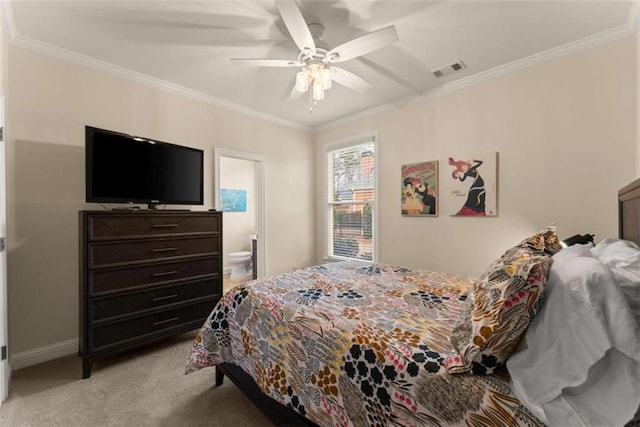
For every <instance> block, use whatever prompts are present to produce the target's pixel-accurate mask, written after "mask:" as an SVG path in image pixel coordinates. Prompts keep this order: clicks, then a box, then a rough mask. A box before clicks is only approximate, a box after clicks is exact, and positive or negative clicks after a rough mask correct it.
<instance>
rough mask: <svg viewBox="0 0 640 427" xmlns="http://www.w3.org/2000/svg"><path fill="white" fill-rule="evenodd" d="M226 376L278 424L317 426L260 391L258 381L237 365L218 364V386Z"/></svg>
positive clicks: (283, 426) (290, 426)
mask: <svg viewBox="0 0 640 427" xmlns="http://www.w3.org/2000/svg"><path fill="white" fill-rule="evenodd" d="M224 376H227V377H229V379H230V380H231V382H233V383H234V384H235V385H236V386H237V387H238V388H239V389H240V390H242V392H243V393H244V394H245V395H246V396H247V397H248V398H249V399H250V400H251V401H252V402H253V403H254V404H255V405H256V406H257V407H258V408H259V409H260V410H261V411H262V412H263V413H264V414H265V415H266V416H267V417H269V419H270V420H271V421H272V422H273V423H274V424H275V425H277V426H280V427H297V426H305V425H306V426H312V427H313V426H317V424H315V423H313V422H311V421H309V420H308V419H306V418H304V417H302V416H301V415H300V414H298V413H297V412H296V411H294V410H293V409H291V408H287V407H286V406H284V405H282V404H280V403H278V402H276V401H275V400H273V399H271V398H270V397H269V396H267V395H266V394H264V393H262V391H260V388H259V387H258V385H257V384H256V382H255V381H254V380H253V378H251V376H249V374H247V373H246V372H245V371H243V370H242V368H240V367H239V366H237V365H233V364H231V363H223V364H222V365H216V386H219V385H222V380H223V379H224Z"/></svg>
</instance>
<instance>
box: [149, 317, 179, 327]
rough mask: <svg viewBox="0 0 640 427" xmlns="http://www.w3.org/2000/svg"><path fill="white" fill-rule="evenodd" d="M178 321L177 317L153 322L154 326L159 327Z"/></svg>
mask: <svg viewBox="0 0 640 427" xmlns="http://www.w3.org/2000/svg"><path fill="white" fill-rule="evenodd" d="M176 320H178V318H177V317H172V318H171V319H167V320H161V321H159V322H153V326H158V325H162V324H165V323H169V322H175V321H176Z"/></svg>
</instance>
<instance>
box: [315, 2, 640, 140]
mask: <svg viewBox="0 0 640 427" xmlns="http://www.w3.org/2000/svg"><path fill="white" fill-rule="evenodd" d="M639 26H640V1H638V0H634V1H632V2H631V6H630V10H629V16H628V18H627V22H626V23H625V24H624V25H621V26H618V27H615V28H612V29H610V30H606V31H603V32H600V33H598V34H594V35H591V36H588V37H585V38H583V39H580V40H576V41H574V42H570V43H567V44H564V45H562V46H558V47H555V48H553V49H549V50H546V51H544V52H540V53H536V54H533V55H530V56H527V57H525V58H522V59H518V60H516V61H512V62H509V63H507V64H504V65H500V66H498V67H494V68H491V69H489V70H485V71H482V72H480V73H476V74H473V75H471V76H468V77H464V78H462V79H459V80H455V81H452V82H449V83H446V84H444V85H441V86H438V87H437V88H435V89H432V90H429V91H425V92H422V93H420V94H417V95H411V96H408V97H406V98H402V99H400V100H398V101H394V102H391V103H388V104H384V105H380V106H378V107H375V108H371V109H369V110H365V111H362V112H360V113H357V114H354V115H351V116H347V117H343V118H341V119H339V120H335V121H332V122H329V123H325V124H323V125H320V126H317V127H316V128H315V131H316V132H319V131H325V130H329V129H334V128H336V127H339V126H343V125H347V124H350V123H353V122H356V121H359V120H362V119H365V118H368V117H372V116H375V115H377V114H380V113H383V112H386V111H392V110H395V109H398V108H401V107H404V106H405V105H409V104H413V103H416V102H420V101H423V100H425V99H429V98H432V97H435V96H439V95H444V94H446V93H449V92H453V91H456V90H459V89H462V88H465V87H467V86H471V85H474V84H476V83H479V82H482V81H485V80H490V79H493V78H496V77H500V76H503V75H506V74H510V73H512V72H515V71H518V70H521V69H523V68H527V67H530V66H532V65H537V64H541V63H543V62H547V61H550V60H552V59H557V58H561V57H563V56H567V55H571V54H573V53H577V52H581V51H583V50H586V49H589V48H593V47H596V46H599V45H602V44H605V43H609V42H612V41H615V40H619V39H623V38H625V37H629V36H632V35H635V34H636V33H637V32H638V27H639Z"/></svg>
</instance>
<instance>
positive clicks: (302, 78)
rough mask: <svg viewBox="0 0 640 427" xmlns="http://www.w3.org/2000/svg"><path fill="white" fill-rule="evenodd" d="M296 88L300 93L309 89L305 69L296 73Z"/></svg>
mask: <svg viewBox="0 0 640 427" xmlns="http://www.w3.org/2000/svg"><path fill="white" fill-rule="evenodd" d="M296 90H297V91H298V92H302V93H304V92H306V91H307V90H309V73H308V72H307V70H306V69H305V70H302V71H299V72H298V74H296Z"/></svg>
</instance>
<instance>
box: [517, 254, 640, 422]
mask: <svg viewBox="0 0 640 427" xmlns="http://www.w3.org/2000/svg"><path fill="white" fill-rule="evenodd" d="M553 259H554V263H553V265H552V266H551V270H550V271H549V279H548V281H547V285H546V288H545V302H544V304H543V306H542V308H541V309H540V311H539V312H538V314H537V315H536V316H535V317H534V318H533V320H532V322H531V324H530V325H529V328H528V329H527V332H526V333H525V336H524V340H523V343H522V346H521V349H520V350H519V351H518V352H516V353H515V354H513V355H512V356H511V358H510V359H509V360H508V361H507V368H508V370H509V373H510V374H511V385H512V387H513V391H514V393H515V394H516V396H517V397H518V398H519V399H520V400H521V402H522V403H523V404H524V405H525V406H526V407H528V408H529V409H530V410H531V411H532V412H534V413H535V414H536V415H537V416H538V417H539V418H540V419H541V420H542V421H544V422H545V423H546V424H549V425H552V426H573V425H598V426H599V425H612V426H613V425H624V424H625V423H626V422H627V421H629V420H630V419H631V418H632V417H633V416H634V414H635V412H636V409H637V408H638V402H639V401H640V326H639V325H638V324H637V323H636V322H635V319H634V318H633V316H632V315H631V311H630V309H629V305H628V304H627V302H626V300H625V297H624V295H623V294H622V292H621V291H620V289H619V288H618V287H617V286H616V285H615V283H614V279H613V275H612V273H611V271H610V269H609V268H608V267H607V266H606V265H604V264H603V263H601V262H600V261H599V260H598V259H596V258H595V257H594V256H593V254H592V253H591V250H590V248H589V247H588V246H577V245H576V246H571V247H568V248H565V249H562V250H561V251H560V252H558V253H557V254H555V255H554V256H553Z"/></svg>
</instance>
